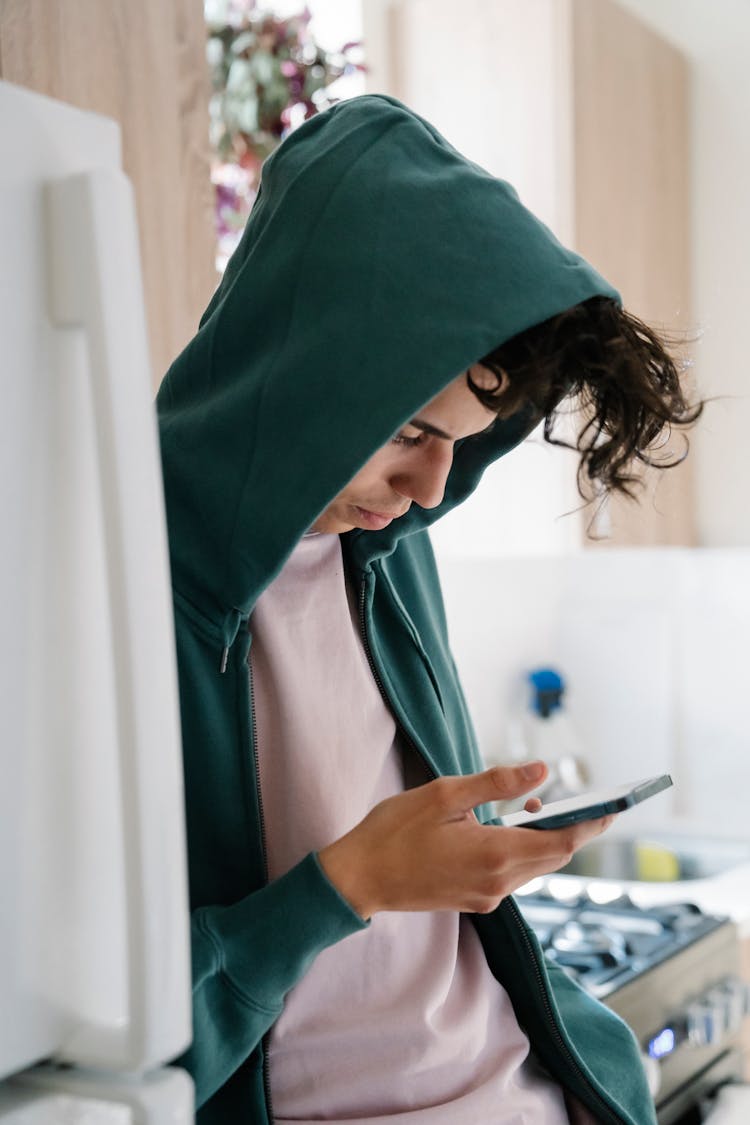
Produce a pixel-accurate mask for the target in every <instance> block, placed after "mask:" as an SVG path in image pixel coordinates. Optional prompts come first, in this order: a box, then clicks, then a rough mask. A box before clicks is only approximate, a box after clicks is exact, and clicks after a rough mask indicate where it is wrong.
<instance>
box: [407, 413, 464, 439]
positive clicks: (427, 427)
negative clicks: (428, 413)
mask: <svg viewBox="0 0 750 1125" xmlns="http://www.w3.org/2000/svg"><path fill="white" fill-rule="evenodd" d="M406 424H407V426H413V427H414V429H415V430H422V431H423V433H425V434H432V436H433V437H439V438H444V439H445V440H446V441H453V438H452V437H451V435H450V434H447V433H446V432H445V430H439V429H438V428H437V426H433V424H432V422H425V421H424V420H423V419H422V418H412V420H411V422H407V423H406Z"/></svg>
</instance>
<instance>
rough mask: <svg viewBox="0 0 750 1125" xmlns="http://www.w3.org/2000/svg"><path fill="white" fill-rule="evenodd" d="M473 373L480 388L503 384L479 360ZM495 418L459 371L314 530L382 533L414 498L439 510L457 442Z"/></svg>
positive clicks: (370, 463)
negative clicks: (455, 377)
mask: <svg viewBox="0 0 750 1125" xmlns="http://www.w3.org/2000/svg"><path fill="white" fill-rule="evenodd" d="M470 374H471V377H472V379H473V381H474V382H475V383H476V384H477V385H478V386H480V387H487V388H494V387H496V386H497V376H496V375H494V374H493V372H491V371H488V370H487V368H485V367H482V366H480V365H479V364H475V366H474V367H472V368H470ZM495 417H496V416H495V414H494V412H493V411H491V410H488V409H487V407H486V406H483V405H482V403H481V402H480V401H479V399H478V398H477V397H476V395H475V394H474V392H473V391H472V390H471V388H470V387H469V385H468V383H467V381H466V374H462V375H459V376H458V378H457V379H454V380H453V382H452V383H449V384H448V386H447V387H446V388H445V389H444V390H442V391H441V392H440V394H439V395H436V396H435V398H433V399H431V401H430V402H428V403H427V405H426V406H424V407H423V408H422V409H421V410H420V411H419V413H418V414H417V415H416V417H414V418H412V420H411V421H410V422H408V423H407V424H406V425H405V426H404V427H402V429H401V430H399V432H398V433H397V434H396V435H395V436H394V437H392V438H391V440H390V441H389V442H388V443H387V444H386V445H384V446H383V447H382V448H381V449H379V450H378V451H377V453H374V454H373V456H372V457H371V458H370V460H369V461H368V462H367V463H366V464H365V465H364V466H363V467H362V468H361V469H360V470H359V472H358V473H357V475H356V476H354V477H352V479H351V480H350V481H349V483H348V484H347V485H346V487H345V488H344V489H342V491H341V492H340V493H339V494H338V496H337V497H336V498H335V500H333V502H332V503H331V504H329V505H328V507H327V508H326V510H325V511H324V512H323V513H322V515H321V516H320V517H319V518H318V519H317V520H316V521H315V523H314V524H313V526H312V530H313V531H322V532H325V533H327V534H340V533H341V532H344V531H351V530H352V528H355V527H359V528H362V529H363V530H365V531H380V530H382V528H384V527H387V526H388V524H389V523H390V522H391V521H392V520H394V519H398V517H399V516H403V515H404V514H405V513H406V512H407V511H408V510H409V508H410V507H411V505H412V502H414V503H417V504H419V505H420V507H422V508H435V507H436V506H437V505H438V504H439V503H440V501H441V500H442V499H443V493H444V491H445V482H446V481H447V479H448V473H449V472H450V468H451V464H452V463H453V445H454V443H455V442H456V441H458V440H459V439H460V438H466V437H470V436H471V435H472V434H478V433H480V432H481V431H482V430H486V429H487V428H488V426H490V425H491V424H492V423H493V422H494V420H495Z"/></svg>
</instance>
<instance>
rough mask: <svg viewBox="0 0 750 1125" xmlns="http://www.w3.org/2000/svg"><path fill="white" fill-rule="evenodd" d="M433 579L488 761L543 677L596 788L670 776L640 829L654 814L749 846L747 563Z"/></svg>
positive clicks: (687, 555)
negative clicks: (558, 686)
mask: <svg viewBox="0 0 750 1125" xmlns="http://www.w3.org/2000/svg"><path fill="white" fill-rule="evenodd" d="M440 569H441V575H442V579H443V586H444V592H445V598H446V605H447V610H448V619H449V623H450V631H451V640H452V644H453V649H454V653H455V656H456V662H457V665H458V668H459V671H460V673H461V675H462V677H463V680H464V687H465V689H466V695H467V699H468V702H469V706H470V708H471V711H472V715H473V717H474V722H475V725H476V729H477V733H478V736H479V741H480V745H481V748H482V751H483V753H484V755H485V757H486V758H487V759H488V760H503V759H507V757H508V753H507V746H506V732H507V726H508V720H509V718H510V717H511V716H512V714H513V712H514V709H515V708H516V707H517V706H518V705H519V701H521V700H522V699H523V698H524V696H525V691H524V676H525V674H526V673H527V672H528V671H529V670H531V669H532V668H534V667H538V666H542V665H548V664H551V665H553V666H557V667H559V670H560V671H561V672H562V673H563V675H564V676H565V678H566V680H567V682H568V685H569V691H568V698H567V703H568V710H569V715H570V718H571V721H572V723H573V725H574V727H575V729H576V730H577V732H578V734H579V736H580V738H581V741H582V744H583V747H584V750H585V752H586V755H587V758H588V761H589V765H590V767H591V770H592V775H593V781H594V782H595V783H597V784H598V783H609V782H611V783H616V782H621V781H627V780H631V779H635V778H637V777H641V776H647V775H649V774H651V773H658V772H662V771H667V772H671V773H672V774H673V776H674V779H675V789H674V790H673V791H672V792H671V793H670V794H669V796H666V795H665V796H664V797H660V799H659V806H658V808H657V807H656V806H653V807H649V806H648V805H645V806H644V808H643V810H639V815H640V819H641V822H642V823H643V824H644V825H647V824H648V821H649V817H651V816H652V815H653V813H654V809H656V814H657V816H659V817H660V816H662V815H664V814H665V813H666V812H669V813H670V814H672V815H674V816H678V817H682V818H684V819H686V820H689V821H690V822H691V823H693V824H695V825H698V826H699V827H700V826H702V827H703V829H704V831H707V832H708V833H714V832H718V833H719V834H722V833H729V834H737V835H740V836H743V837H747V836H748V835H749V833H748V828H747V824H748V813H747V801H748V793H750V722H749V721H748V714H747V708H748V702H749V701H750V693H748V676H749V675H750V660H749V659H748V651H747V649H748V638H750V582H748V580H747V576H748V574H750V550H747V549H741V550H738V549H734V550H732V549H729V550H688V549H675V548H672V549H670V548H662V549H657V550H640V549H635V550H634V549H630V550H620V551H611V552H592V553H589V554H585V555H579V556H567V557H560V558H557V559H554V558H540V557H530V558H526V559H520V558H518V559H514V558H506V559H494V560H489V559H476V560H468V559H457V558H452V559H451V558H444V559H443V560H442V561H441V564H440ZM635 815H636V814H631V813H629V814H628V817H629V820H630V818H632V817H634V816H635ZM630 822H631V823H634V822H635V821H634V820H630ZM651 826H652V827H653V825H651Z"/></svg>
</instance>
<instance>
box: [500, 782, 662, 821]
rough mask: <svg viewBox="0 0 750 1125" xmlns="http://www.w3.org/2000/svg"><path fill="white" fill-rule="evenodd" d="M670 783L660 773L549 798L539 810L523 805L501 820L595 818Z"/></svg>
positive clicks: (615, 810) (636, 803) (624, 806)
mask: <svg viewBox="0 0 750 1125" xmlns="http://www.w3.org/2000/svg"><path fill="white" fill-rule="evenodd" d="M671 784H672V778H671V777H670V776H669V774H668V773H662V774H660V775H659V776H658V777H647V778H644V780H643V781H633V782H631V783H630V784H629V785H620V786H617V787H616V788H614V789H607V790H605V789H603V790H601V791H600V792H594V793H581V795H580V796H579V797H567V798H566V799H565V800H564V801H552V802H551V803H550V804H549V805H542V807H541V809H540V810H539V812H535V813H530V812H526V810H525V809H524V810H522V811H521V812H515V813H509V814H508V816H504V817H502V823H503V825H504V826H505V827H508V828H567V826H568V825H569V824H578V823H579V821H581V820H597V819H598V818H599V817H600V816H607V815H608V814H609V813H618V812H622V811H623V809H629V808H632V806H633V805H639V804H640V803H641V801H645V800H647V799H648V798H649V797H653V796H654V795H655V794H656V793H661V791H662V789H668V788H669V786H670V785H671Z"/></svg>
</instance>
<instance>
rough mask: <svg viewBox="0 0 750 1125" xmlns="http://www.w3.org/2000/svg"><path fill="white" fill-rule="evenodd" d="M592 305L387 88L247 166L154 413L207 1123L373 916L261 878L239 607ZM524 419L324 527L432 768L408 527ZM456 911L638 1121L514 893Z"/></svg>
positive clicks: (613, 1032)
mask: <svg viewBox="0 0 750 1125" xmlns="http://www.w3.org/2000/svg"><path fill="white" fill-rule="evenodd" d="M595 295H605V296H610V297H615V298H616V297H617V294H616V293H615V291H614V290H613V289H612V288H611V286H609V285H608V284H607V283H606V282H605V281H604V280H603V279H602V278H601V277H600V276H599V275H598V274H597V273H596V272H595V271H594V270H593V269H591V267H590V266H588V265H587V264H586V263H585V262H584V261H582V260H581V259H580V258H579V257H577V256H576V255H575V254H572V253H570V252H569V251H567V250H566V249H564V248H563V247H562V246H560V244H559V243H558V242H557V241H556V239H555V238H554V237H553V236H552V234H551V233H550V232H549V231H548V230H547V229H546V228H545V227H544V226H543V225H542V224H541V223H540V222H538V220H536V219H535V218H534V217H533V216H532V215H531V214H530V213H529V212H528V211H527V210H525V208H524V207H523V206H522V205H521V203H520V202H519V200H518V197H517V196H516V194H515V192H514V191H513V190H512V188H510V187H509V186H508V185H507V184H505V183H502V182H501V181H499V180H497V179H495V178H494V177H493V176H491V175H489V174H488V173H487V172H486V171H484V170H483V169H482V168H479V167H478V166H477V165H476V164H473V163H471V162H470V161H468V160H467V159H465V158H464V157H463V156H461V155H460V154H459V153H458V152H456V150H455V149H454V148H452V147H451V145H449V144H448V143H447V142H446V141H445V140H444V139H443V137H441V136H440V134H439V133H438V132H437V131H436V130H435V129H434V128H433V127H432V126H431V125H429V124H428V123H427V122H426V121H424V120H422V119H421V118H420V117H418V116H417V115H416V114H414V113H412V112H411V111H410V110H408V109H407V108H406V107H405V106H403V105H401V104H400V103H399V102H397V101H396V100H394V99H393V98H388V97H384V96H364V97H360V98H354V99H352V100H350V101H347V102H343V103H341V104H339V105H337V106H335V107H334V108H333V109H331V110H328V111H327V112H325V113H322V114H320V115H318V116H316V117H313V118H312V119H310V120H309V121H307V122H306V123H305V124H304V125H303V126H301V127H300V128H299V129H298V130H297V131H296V132H294V133H293V134H292V135H291V136H290V137H289V138H288V139H287V140H286V141H285V142H284V143H283V144H282V145H281V146H280V147H279V149H278V150H277V151H276V152H275V153H274V154H273V155H272V156H271V157H270V158H269V159H268V160H267V161H266V163H265V165H264V168H263V177H262V188H261V191H260V194H259V196H258V199H257V201H256V204H255V206H254V208H253V212H252V215H251V217H250V220H249V222H248V224H247V228H246V230H245V233H244V236H243V238H242V241H241V243H240V245H239V247H238V249H237V250H236V252H235V254H234V256H233V257H232V260H231V262H230V263H229V266H228V268H227V270H226V273H225V275H224V278H223V280H222V283H221V285H220V286H219V288H218V290H217V292H216V294H215V295H214V297H213V299H212V301H211V303H210V305H209V307H208V309H207V310H206V313H205V315H204V317H203V319H202V321H201V325H200V329H199V331H198V333H197V335H196V336H195V337H194V338H193V339H192V340H191V342H190V343H189V344H188V346H187V347H186V348H185V350H184V351H183V352H182V354H181V355H180V356H179V357H178V358H177V359H176V360H175V362H174V364H173V365H172V367H171V368H170V370H169V372H168V373H167V375H166V377H165V379H164V381H163V383H162V386H161V388H160V390H159V395H158V400H157V405H158V413H159V423H160V432H161V443H162V456H163V466H164V484H165V495H166V503H167V515H168V524H169V539H170V549H171V563H172V579H173V587H174V602H175V617H176V629H177V647H178V663H179V676H180V697H181V712H182V733H183V743H184V758H185V783H186V807H187V829H188V858H189V872H190V894H191V909H192V918H191V921H192V958H193V1012H194V1014H193V1019H194V1042H193V1046H192V1047H191V1048H190V1050H189V1052H188V1053H187V1055H186V1056H185V1057H184V1059H183V1060H182V1061H183V1063H184V1065H185V1066H186V1067H187V1068H188V1069H189V1070H190V1072H191V1073H192V1075H193V1077H194V1080H195V1084H196V1096H197V1103H198V1105H199V1106H200V1107H202V1108H201V1109H200V1111H199V1114H198V1121H199V1122H200V1123H201V1125H210V1123H222V1125H266V1123H268V1122H270V1121H272V1109H271V1106H270V1103H269V1100H268V1096H267V1092H268V1091H267V1085H268V1084H267V1081H266V1075H265V1067H264V1058H265V1050H264V1039H265V1037H266V1036H267V1035H268V1033H269V1031H270V1029H271V1027H272V1026H273V1024H274V1021H275V1020H276V1019H277V1017H278V1016H279V1014H280V1012H281V1010H282V1007H283V1004H284V997H285V995H286V994H287V992H288V991H289V989H291V988H292V987H293V986H294V985H295V983H296V982H297V981H298V980H299V979H300V978H301V977H302V976H303V974H304V973H305V971H306V970H307V968H308V967H309V965H310V964H311V962H312V960H313V959H314V958H315V956H316V954H318V953H319V952H320V951H321V950H322V949H324V948H326V947H327V946H330V945H332V944H333V943H335V942H338V941H341V940H342V939H345V938H346V937H347V936H348V935H349V934H351V933H353V932H355V931H356V930H358V929H360V928H361V927H362V926H363V925H364V924H365V923H363V921H362V919H361V918H360V917H359V916H358V915H357V914H356V913H355V912H354V911H353V910H352V909H351V908H350V906H349V905H348V903H347V902H346V901H344V900H343V899H342V898H341V896H340V895H339V894H338V893H337V891H336V890H335V889H334V887H333V886H332V885H331V884H330V883H329V882H328V880H327V879H326V877H325V875H324V874H323V871H322V869H321V868H320V866H319V864H318V861H317V857H316V856H315V855H313V854H311V855H309V856H308V857H307V858H306V859H304V860H303V861H302V862H301V863H299V864H298V865H297V866H296V867H294V868H293V869H292V870H291V871H289V872H288V873H287V874H286V875H284V876H283V877H281V878H279V879H276V880H274V881H273V882H270V883H269V881H268V879H267V876H266V869H265V858H264V842H263V814H262V801H261V794H260V792H259V787H258V779H257V766H256V761H255V747H254V743H253V710H252V685H251V683H250V678H249V671H248V653H249V647H250V644H251V642H252V611H253V606H254V605H255V603H256V601H257V599H258V597H259V595H260V594H261V592H262V591H263V589H264V588H265V587H266V586H267V585H268V584H269V583H270V582H271V581H272V579H273V578H274V577H275V576H276V574H278V572H279V571H280V569H281V568H282V566H283V565H284V562H285V560H286V559H287V558H288V556H289V555H290V553H291V551H292V550H293V548H294V547H295V545H296V543H297V542H298V540H299V538H300V536H301V535H302V534H303V533H304V532H305V531H306V530H307V529H308V528H309V527H310V525H311V524H312V523H313V522H314V520H315V519H316V517H317V516H318V515H319V514H320V513H321V511H322V510H323V509H324V508H325V507H327V505H328V504H329V503H330V501H331V500H332V499H333V498H334V496H335V495H337V493H338V492H340V491H341V489H342V487H343V486H344V485H345V484H346V483H347V482H348V481H349V480H350V479H351V478H352V476H354V474H355V473H356V472H357V471H358V470H359V469H360V468H361V467H362V465H363V464H364V463H365V462H366V461H367V460H368V459H369V457H370V456H371V455H372V454H373V453H374V452H375V451H376V450H377V449H379V448H380V447H381V446H382V445H384V444H385V443H386V442H387V441H388V440H389V438H391V437H392V435H393V434H394V433H395V432H396V431H397V430H398V429H399V428H400V427H401V426H402V425H403V424H404V423H406V422H407V421H408V420H409V419H410V418H411V417H413V416H414V415H415V414H416V413H417V412H418V410H419V409H420V408H421V407H422V406H423V405H424V404H425V403H426V402H428V401H429V400H430V399H431V398H433V397H434V396H435V395H436V394H437V393H438V392H439V391H440V390H441V389H442V388H443V387H445V386H446V385H447V384H448V383H449V382H451V381H452V380H453V379H454V378H455V377H456V376H457V375H458V374H460V373H461V372H463V371H465V370H466V369H467V368H468V367H469V366H470V365H471V364H473V363H475V362H476V361H477V360H479V359H480V358H482V357H483V356H484V355H486V354H487V353H488V352H490V351H491V350H492V349H493V348H495V347H496V346H498V345H499V344H501V343H503V342H504V341H505V340H507V339H509V338H510V337H512V336H514V335H516V334H517V333H519V332H521V331H522V330H523V329H526V328H528V327H529V326H530V325H533V324H535V323H538V322H539V321H542V320H545V319H547V318H549V317H551V316H553V315H555V314H556V313H559V312H561V311H562V310H563V309H566V308H569V307H571V306H572V305H575V304H577V303H578V302H580V301H583V300H585V299H586V298H589V297H592V296H595ZM533 422H534V419H531V418H530V417H529V416H527V415H525V414H523V413H522V414H519V415H517V416H515V417H514V418H512V419H510V420H508V421H505V422H501V421H497V422H496V423H495V425H494V427H493V428H492V429H491V430H490V431H488V432H487V433H485V434H482V435H479V436H476V437H473V438H471V439H468V440H467V441H465V442H458V443H457V444H456V448H455V455H454V462H453V467H452V470H451V473H450V476H449V479H448V483H447V488H446V493H445V498H444V501H443V502H442V504H441V505H440V506H439V507H438V508H435V509H432V510H429V511H427V510H424V509H421V508H419V507H418V506H417V505H412V508H411V510H410V511H409V512H408V513H407V515H405V516H403V517H402V518H400V519H398V520H395V521H394V522H393V523H392V524H391V525H390V526H389V527H388V528H386V529H385V530H384V531H382V532H365V531H360V530H354V531H352V532H349V533H348V534H346V535H344V536H342V547H343V551H344V558H345V561H346V565H347V568H348V573H349V576H350V580H351V581H352V582H354V583H355V584H356V587H357V589H358V590H359V598H360V601H359V605H360V623H361V629H362V632H363V638H364V641H365V644H366V647H367V650H368V653H369V655H370V659H371V661H372V666H373V673H374V675H375V677H376V679H377V681H378V683H379V685H380V687H381V690H382V692H383V694H384V696H385V699H386V701H387V703H388V705H389V706H390V708H391V710H392V712H393V713H394V715H395V717H396V720H397V722H398V724H399V726H400V728H401V731H402V734H403V736H404V737H405V739H406V740H407V743H408V744H410V745H411V747H412V748H413V750H414V751H415V752H418V753H419V754H421V755H422V757H423V759H424V761H425V762H426V763H427V766H428V768H429V770H430V771H431V772H432V773H433V774H434V775H436V776H437V775H442V774H454V775H455V774H461V773H468V772H474V771H476V770H479V769H482V768H483V766H482V762H481V759H480V757H479V754H478V752H477V748H476V743H475V739H474V735H473V732H472V727H471V722H470V719H469V717H468V715H467V712H466V707H465V703H464V699H463V695H462V692H461V688H460V685H459V682H458V679H457V676H456V671H455V667H454V664H453V660H452V657H451V653H450V649H449V646H448V639H447V630H446V621H445V615H444V611H443V605H442V601H441V596H440V587H439V582H438V577H437V572H436V568H435V563H434V559H433V554H432V550H431V546H430V541H429V537H428V532H427V530H426V529H427V526H428V525H429V524H430V523H432V522H433V520H435V519H438V518H439V517H440V516H441V515H442V514H443V513H444V512H445V511H447V510H448V509H450V508H451V507H452V506H453V505H455V504H457V503H459V502H460V501H461V500H463V499H464V498H465V497H466V496H467V495H468V494H469V493H470V492H471V491H472V490H473V489H474V488H475V487H476V485H477V483H478V481H479V479H480V477H481V475H482V472H483V470H484V468H485V467H486V466H487V465H488V464H489V463H490V462H492V461H493V460H495V459H496V458H498V457H500V456H502V455H503V454H504V453H506V452H508V450H510V449H511V448H512V447H513V446H515V445H516V444H517V443H518V442H519V441H520V440H522V438H523V437H524V436H525V435H526V434H527V433H528V431H529V429H530V427H531V425H532V424H533ZM487 518H488V519H502V511H501V510H499V511H492V512H488V513H487ZM290 815H292V813H291V811H290ZM474 921H475V924H476V927H477V930H478V932H479V934H480V937H481V939H482V942H483V945H484V947H485V950H486V953H487V958H488V961H489V964H490V966H491V968H492V971H493V973H494V974H495V975H496V977H497V978H498V979H499V980H500V981H501V983H502V984H503V986H504V987H505V988H506V990H507V991H508V993H509V994H510V997H511V1000H512V1002H513V1004H514V1007H515V1011H516V1015H517V1017H518V1020H519V1022H520V1024H521V1025H522V1026H523V1028H524V1029H525V1031H526V1032H527V1034H528V1035H529V1037H530V1039H531V1042H532V1046H533V1048H534V1050H535V1052H536V1054H537V1056H538V1057H539V1059H540V1060H541V1062H542V1063H543V1064H544V1065H545V1066H546V1067H547V1069H548V1070H549V1071H550V1072H551V1074H552V1075H553V1076H554V1077H555V1078H556V1079H557V1080H558V1081H559V1082H560V1083H561V1084H562V1085H563V1086H565V1087H566V1088H568V1089H569V1090H571V1091H572V1092H573V1093H574V1094H575V1095H576V1096H577V1097H578V1098H579V1099H580V1100H581V1101H583V1102H584V1103H585V1104H587V1105H588V1106H590V1107H591V1109H592V1110H593V1111H594V1113H595V1114H596V1115H597V1119H598V1120H601V1121H606V1122H627V1123H629V1125H649V1123H652V1122H655V1117H654V1111H653V1106H652V1102H651V1098H650V1096H649V1093H648V1090H647V1086H646V1083H645V1079H644V1075H643V1071H642V1067H641V1064H640V1061H639V1052H638V1047H637V1044H636V1043H635V1040H634V1038H633V1036H632V1034H631V1032H630V1031H629V1030H628V1028H627V1027H626V1026H625V1025H624V1024H623V1023H622V1022H621V1021H620V1020H619V1019H618V1018H617V1017H616V1016H614V1015H613V1014H612V1013H610V1012H609V1011H608V1010H607V1009H605V1008H604V1007H603V1006H602V1005H600V1004H599V1003H597V1002H596V1001H595V1000H593V999H592V998H591V997H589V996H588V995H587V994H585V993H584V992H583V991H582V990H581V989H580V988H579V987H578V986H577V985H575V984H574V983H573V982H572V981H570V980H569V979H568V978H567V977H566V976H565V975H564V974H563V973H562V972H561V971H560V970H559V969H556V968H555V967H554V966H551V965H549V966H547V965H545V961H544V957H543V955H542V954H541V953H540V950H539V947H538V945H537V942H536V940H535V938H534V936H533V934H532V933H531V932H530V931H529V929H528V928H527V927H526V926H525V924H524V923H523V921H522V919H521V916H520V915H519V912H518V910H517V908H516V906H515V904H514V902H513V900H512V899H507V900H505V901H504V902H503V903H502V904H501V905H500V907H498V909H497V910H496V911H494V912H493V913H492V914H490V915H483V916H476V917H475V918H474Z"/></svg>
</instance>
